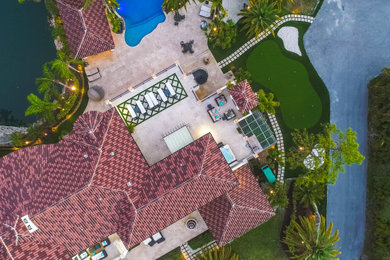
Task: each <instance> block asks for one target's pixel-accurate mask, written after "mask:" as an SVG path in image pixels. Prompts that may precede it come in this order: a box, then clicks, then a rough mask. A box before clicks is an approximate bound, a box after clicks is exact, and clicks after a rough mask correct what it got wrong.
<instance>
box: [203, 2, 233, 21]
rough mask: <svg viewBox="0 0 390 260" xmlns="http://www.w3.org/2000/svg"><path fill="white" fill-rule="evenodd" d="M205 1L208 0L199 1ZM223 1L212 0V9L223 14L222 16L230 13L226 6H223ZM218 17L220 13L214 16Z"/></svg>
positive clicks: (215, 12)
mask: <svg viewBox="0 0 390 260" xmlns="http://www.w3.org/2000/svg"><path fill="white" fill-rule="evenodd" d="M205 1H207V0H199V2H201V3H203V2H205ZM222 1H223V0H213V1H211V7H210V9H211V10H212V11H214V15H216V14H222V17H225V16H227V15H228V14H227V12H226V10H225V8H223V5H222ZM217 17H218V15H216V16H214V18H217Z"/></svg>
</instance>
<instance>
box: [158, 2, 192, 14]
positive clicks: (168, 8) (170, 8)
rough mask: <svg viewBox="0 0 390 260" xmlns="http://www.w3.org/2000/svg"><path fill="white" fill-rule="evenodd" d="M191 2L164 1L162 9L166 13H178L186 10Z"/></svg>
mask: <svg viewBox="0 0 390 260" xmlns="http://www.w3.org/2000/svg"><path fill="white" fill-rule="evenodd" d="M190 2H191V0H164V1H163V3H162V8H163V9H164V11H165V12H167V13H169V12H177V11H179V10H180V9H181V8H183V7H184V8H185V9H186V5H187V4H189V3H190Z"/></svg>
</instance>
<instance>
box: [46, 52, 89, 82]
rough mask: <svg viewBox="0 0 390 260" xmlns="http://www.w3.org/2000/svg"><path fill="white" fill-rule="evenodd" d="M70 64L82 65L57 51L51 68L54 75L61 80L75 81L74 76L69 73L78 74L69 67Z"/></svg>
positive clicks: (80, 62)
mask: <svg viewBox="0 0 390 260" xmlns="http://www.w3.org/2000/svg"><path fill="white" fill-rule="evenodd" d="M71 63H74V64H82V61H80V60H76V59H72V58H70V57H68V56H67V55H66V53H65V52H64V51H62V50H59V51H57V59H55V60H53V61H52V62H51V68H52V69H53V71H54V73H56V74H57V76H58V77H59V78H60V79H62V80H68V79H72V80H76V76H75V75H74V73H73V72H72V71H71V70H73V71H74V72H78V71H77V70H76V69H75V68H73V67H72V66H71Z"/></svg>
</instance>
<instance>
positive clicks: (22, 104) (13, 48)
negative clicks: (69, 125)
mask: <svg viewBox="0 0 390 260" xmlns="http://www.w3.org/2000/svg"><path fill="white" fill-rule="evenodd" d="M0 17H1V36H0V75H1V80H0V124H8V125H14V124H17V122H16V121H17V120H20V121H23V122H25V123H28V122H32V121H34V117H33V116H29V117H25V116H24V111H25V110H26V108H27V107H28V101H27V95H28V94H30V93H35V94H37V87H36V85H35V79H36V78H37V77H40V75H41V72H42V65H43V64H44V63H45V62H47V61H49V60H51V59H53V58H54V57H55V54H56V52H55V46H54V43H53V40H52V37H51V33H50V30H49V24H48V22H47V12H46V9H45V6H44V4H43V2H41V3H34V2H26V3H24V4H19V3H18V1H17V0H3V1H2V7H1V9H0ZM12 117H14V118H15V119H16V120H14V119H12Z"/></svg>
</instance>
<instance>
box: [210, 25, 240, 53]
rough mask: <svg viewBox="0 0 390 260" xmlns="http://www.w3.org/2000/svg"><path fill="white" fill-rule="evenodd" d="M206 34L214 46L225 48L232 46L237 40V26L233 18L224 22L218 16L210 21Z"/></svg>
mask: <svg viewBox="0 0 390 260" xmlns="http://www.w3.org/2000/svg"><path fill="white" fill-rule="evenodd" d="M206 36H207V38H208V40H209V42H210V43H211V44H212V45H213V46H214V47H220V48H221V49H223V50H224V49H227V48H230V47H231V46H232V44H233V43H234V42H235V41H236V37H237V26H236V25H235V24H234V22H233V21H232V20H231V19H229V20H227V21H226V22H224V21H223V20H222V19H219V18H216V19H213V20H212V21H211V22H210V23H209V25H208V29H207V32H206Z"/></svg>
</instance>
